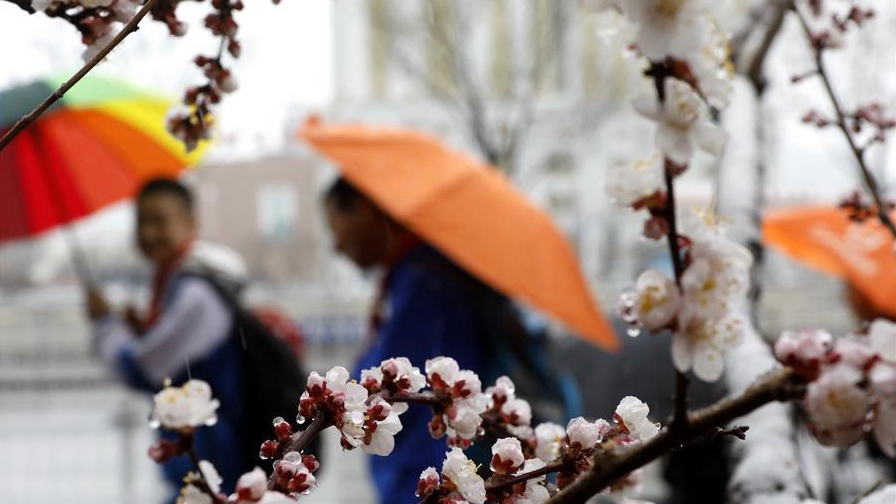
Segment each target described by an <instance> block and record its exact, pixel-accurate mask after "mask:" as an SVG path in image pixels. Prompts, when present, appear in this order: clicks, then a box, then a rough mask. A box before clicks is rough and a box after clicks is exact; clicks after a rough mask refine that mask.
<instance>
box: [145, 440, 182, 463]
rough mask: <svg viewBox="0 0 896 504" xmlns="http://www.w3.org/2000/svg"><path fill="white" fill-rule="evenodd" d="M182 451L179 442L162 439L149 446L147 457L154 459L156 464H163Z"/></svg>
mask: <svg viewBox="0 0 896 504" xmlns="http://www.w3.org/2000/svg"><path fill="white" fill-rule="evenodd" d="M181 453H183V449H182V448H181V445H180V443H177V442H175V441H170V440H167V439H162V440H161V441H159V442H158V443H156V444H154V445H152V446H150V447H149V452H148V454H149V458H151V459H153V460H155V461H156V463H157V464H164V463H165V462H168V461H169V460H171V459H172V458H174V457H176V456H178V455H180V454H181Z"/></svg>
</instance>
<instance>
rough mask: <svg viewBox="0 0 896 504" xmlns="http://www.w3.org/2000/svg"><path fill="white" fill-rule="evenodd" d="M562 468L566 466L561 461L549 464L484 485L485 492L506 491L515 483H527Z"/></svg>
mask: <svg viewBox="0 0 896 504" xmlns="http://www.w3.org/2000/svg"><path fill="white" fill-rule="evenodd" d="M564 466H566V463H565V462H563V461H562V460H558V461H555V462H551V463H550V464H547V465H545V466H544V467H542V468H539V469H535V470H533V471H529V472H527V473H523V474H519V475H516V476H513V477H511V478H507V479H504V480H500V481H494V482H490V483H488V484H486V485H485V491H486V492H488V493H497V492H500V491H502V490H506V489H508V488H510V487H512V486H513V485H516V484H517V483H523V482H525V481H529V480H530V479H532V478H538V477H541V476H546V475H548V474H551V473H555V472H557V471H560V470H561V469H563V468H564Z"/></svg>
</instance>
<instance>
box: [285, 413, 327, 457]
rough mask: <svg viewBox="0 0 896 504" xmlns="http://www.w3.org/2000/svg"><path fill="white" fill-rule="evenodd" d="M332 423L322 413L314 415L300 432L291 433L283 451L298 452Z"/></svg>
mask: <svg viewBox="0 0 896 504" xmlns="http://www.w3.org/2000/svg"><path fill="white" fill-rule="evenodd" d="M331 425H333V422H332V421H330V419H328V418H327V417H326V416H324V415H318V416H315V417H314V419H313V420H312V421H311V423H309V424H308V427H306V428H305V430H303V431H301V432H297V433H295V434H293V435H292V439H291V440H290V443H289V445H287V447H286V449H285V450H284V452H285V453H289V452H300V453H301V451H302V450H304V449H305V447H306V446H308V444H309V443H311V441H313V440H314V438H316V437H317V436H318V435H319V434H320V433H321V432H323V431H325V430H326V429H327V428H328V427H330V426H331Z"/></svg>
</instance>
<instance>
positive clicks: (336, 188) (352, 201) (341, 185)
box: [323, 177, 367, 210]
mask: <svg viewBox="0 0 896 504" xmlns="http://www.w3.org/2000/svg"><path fill="white" fill-rule="evenodd" d="M366 199H367V198H366V197H365V196H364V195H363V194H361V191H359V190H358V189H357V188H356V187H355V186H353V185H352V184H351V183H350V182H349V181H348V180H346V179H345V177H339V178H338V179H336V181H335V182H333V184H332V185H331V186H330V187H329V189H327V190H326V192H324V197H323V202H324V203H325V204H328V205H333V206H335V207H336V208H337V209H339V210H351V209H353V208H355V205H356V204H357V203H358V202H359V201H364V200H366Z"/></svg>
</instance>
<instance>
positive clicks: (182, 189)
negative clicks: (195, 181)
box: [137, 177, 194, 214]
mask: <svg viewBox="0 0 896 504" xmlns="http://www.w3.org/2000/svg"><path fill="white" fill-rule="evenodd" d="M156 194H169V195H171V196H174V197H175V198H177V199H178V200H180V202H181V203H183V205H184V208H185V209H186V210H187V212H188V213H190V214H192V213H193V206H194V204H193V193H192V192H190V190H189V189H188V188H187V186H185V185H183V184H182V183H180V182H179V181H178V180H175V179H173V178H166V177H158V178H154V179H150V180H148V181H146V183H144V184H143V186H142V187H141V188H140V191H139V192H138V193H137V200H138V201H139V200H142V199H143V198H146V197H149V196H154V195H156Z"/></svg>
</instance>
